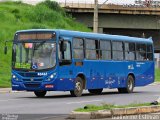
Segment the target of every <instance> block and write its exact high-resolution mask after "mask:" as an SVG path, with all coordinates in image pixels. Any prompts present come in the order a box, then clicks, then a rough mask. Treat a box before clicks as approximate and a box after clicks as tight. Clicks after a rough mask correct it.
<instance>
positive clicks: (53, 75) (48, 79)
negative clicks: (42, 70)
mask: <svg viewBox="0 0 160 120" xmlns="http://www.w3.org/2000/svg"><path fill="white" fill-rule="evenodd" d="M55 75H56V73H53V74H51V75H50V76H49V77H48V78H47V81H51V80H52V79H53V78H54V77H55Z"/></svg>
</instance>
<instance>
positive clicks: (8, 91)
mask: <svg viewBox="0 0 160 120" xmlns="http://www.w3.org/2000/svg"><path fill="white" fill-rule="evenodd" d="M11 92H12V89H11V88H0V93H11Z"/></svg>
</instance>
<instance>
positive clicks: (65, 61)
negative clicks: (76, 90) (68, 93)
mask: <svg viewBox="0 0 160 120" xmlns="http://www.w3.org/2000/svg"><path fill="white" fill-rule="evenodd" d="M58 56H59V78H60V81H59V83H58V86H59V87H61V88H59V89H61V90H69V89H73V84H71V83H73V79H72V75H73V68H72V57H71V42H70V41H69V39H68V38H63V39H62V40H60V41H59V53H58Z"/></svg>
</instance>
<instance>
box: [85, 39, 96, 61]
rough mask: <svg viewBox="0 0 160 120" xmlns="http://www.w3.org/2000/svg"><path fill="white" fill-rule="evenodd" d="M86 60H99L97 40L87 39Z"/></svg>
mask: <svg viewBox="0 0 160 120" xmlns="http://www.w3.org/2000/svg"><path fill="white" fill-rule="evenodd" d="M85 42H86V59H89V60H96V59H98V56H99V52H98V48H97V47H98V45H97V43H98V42H97V41H96V40H92V39H86V40H85Z"/></svg>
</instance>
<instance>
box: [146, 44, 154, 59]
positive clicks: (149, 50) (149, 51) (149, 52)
mask: <svg viewBox="0 0 160 120" xmlns="http://www.w3.org/2000/svg"><path fill="white" fill-rule="evenodd" d="M147 60H153V47H152V45H147Z"/></svg>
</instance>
